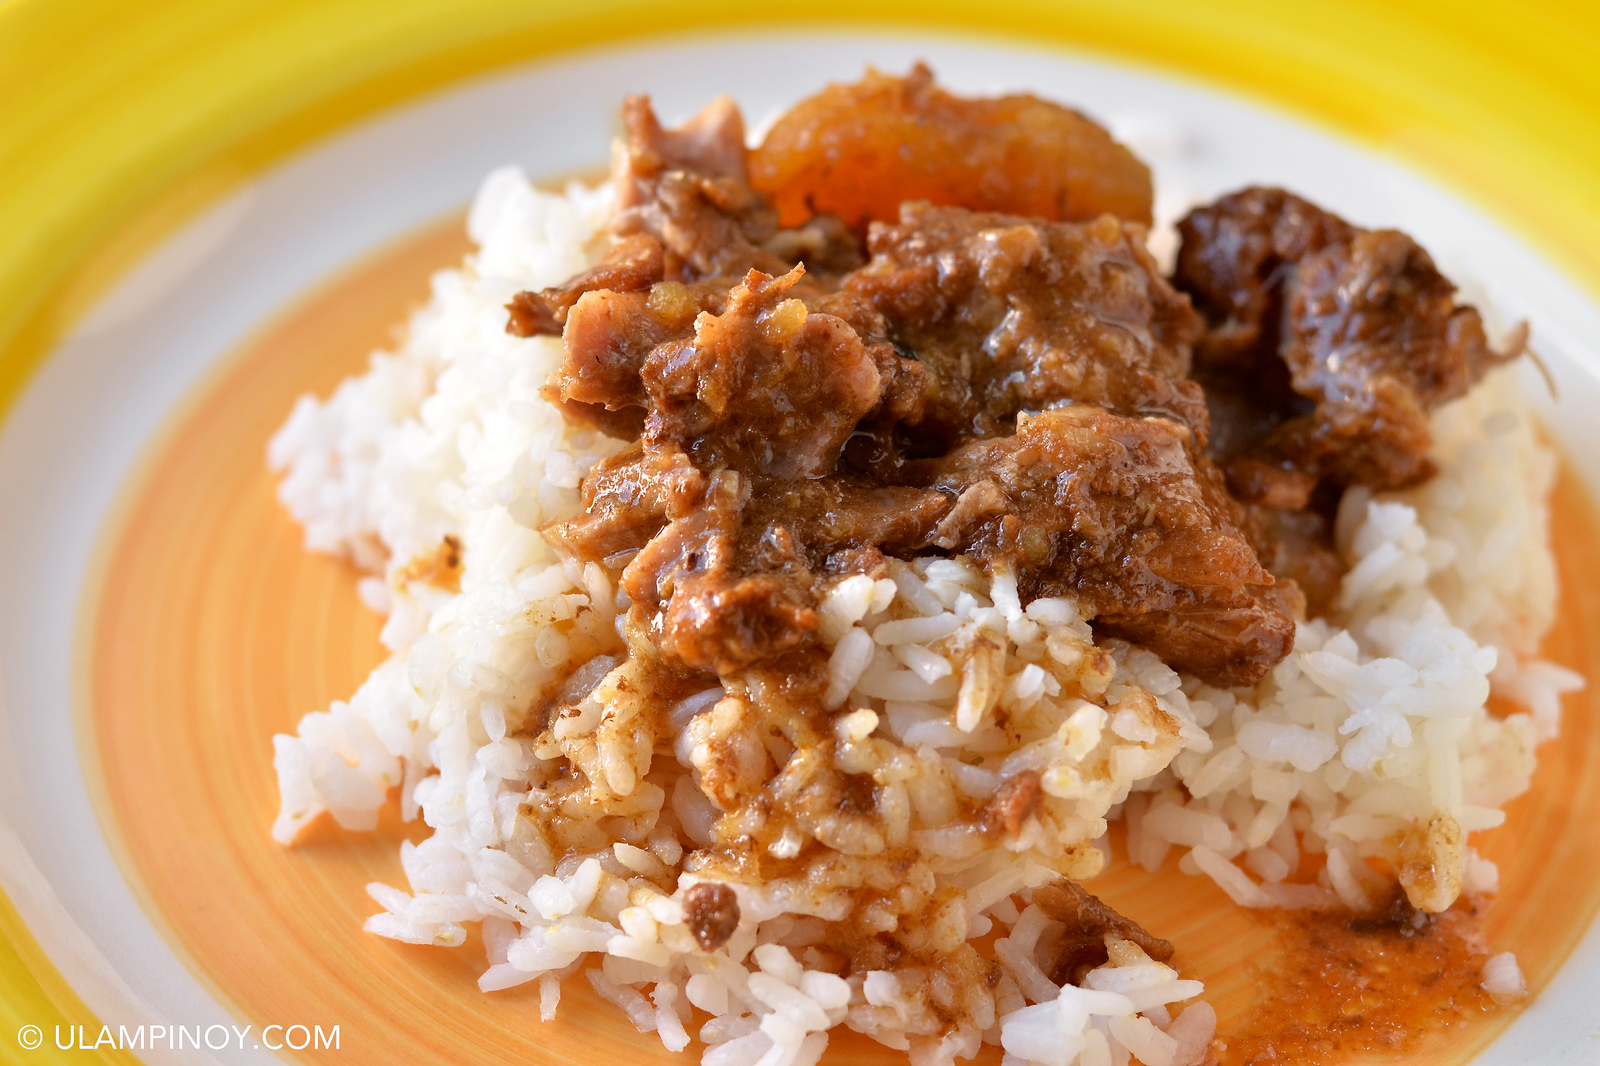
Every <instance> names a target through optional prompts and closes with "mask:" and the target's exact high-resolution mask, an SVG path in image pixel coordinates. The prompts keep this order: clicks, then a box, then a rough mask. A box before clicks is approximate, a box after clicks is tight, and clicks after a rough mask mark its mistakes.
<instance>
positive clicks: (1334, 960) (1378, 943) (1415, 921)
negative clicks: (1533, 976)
mask: <svg viewBox="0 0 1600 1066" xmlns="http://www.w3.org/2000/svg"><path fill="white" fill-rule="evenodd" d="M1478 914H1479V906H1478V905H1477V904H1476V903H1473V902H1470V901H1468V900H1465V899H1463V900H1462V901H1461V902H1459V903H1457V904H1456V906H1454V907H1452V908H1451V909H1450V910H1448V911H1445V912H1444V913H1442V914H1438V915H1427V914H1424V913H1423V912H1421V911H1417V910H1414V909H1412V907H1411V906H1410V905H1409V904H1408V903H1407V902H1406V900H1405V897H1404V896H1403V895H1398V896H1397V897H1396V899H1395V902H1394V904H1393V905H1392V906H1390V907H1389V909H1388V910H1387V911H1385V912H1384V913H1383V914H1382V915H1380V916H1378V917H1375V918H1362V917H1355V916H1351V915H1350V914H1348V913H1345V912H1342V911H1311V912H1298V913H1296V912H1288V913H1284V914H1283V915H1281V916H1275V917H1274V918H1272V919H1270V920H1272V921H1275V922H1277V923H1278V924H1279V925H1280V933H1279V939H1280V947H1281V949H1282V954H1281V955H1280V956H1279V961H1278V962H1277V963H1276V965H1274V966H1271V967H1268V968H1265V972H1262V973H1260V974H1258V975H1257V976H1258V978H1259V979H1258V981H1257V982H1256V983H1257V986H1258V987H1260V988H1262V989H1264V990H1266V991H1265V994H1264V996H1263V997H1262V999H1261V1001H1260V1002H1258V1003H1257V1004H1256V1006H1255V1008H1254V1009H1253V1010H1252V1011H1251V1012H1250V1014H1249V1016H1248V1019H1247V1020H1246V1021H1245V1022H1244V1023H1243V1025H1241V1026H1240V1027H1239V1028H1237V1029H1234V1030H1233V1031H1231V1032H1229V1031H1224V1032H1222V1033H1221V1034H1219V1035H1220V1036H1221V1039H1222V1043H1223V1044H1225V1048H1224V1049H1222V1050H1221V1054H1220V1063H1221V1066H1266V1064H1268V1063H1292V1064H1294V1066H1319V1064H1322V1063H1334V1062H1342V1061H1345V1060H1347V1059H1349V1058H1351V1057H1354V1056H1356V1055H1360V1054H1363V1053H1374V1052H1380V1053H1381V1052H1392V1053H1398V1052H1405V1051H1407V1050H1410V1049H1411V1048H1412V1047H1414V1046H1415V1045H1416V1043H1417V1042H1418V1040H1419V1039H1421V1038H1422V1037H1424V1036H1425V1035H1426V1034H1428V1033H1431V1032H1433V1031H1435V1030H1438V1029H1442V1028H1447V1027H1450V1026H1453V1025H1457V1024H1459V1023H1461V1022H1463V1021H1466V1020H1469V1019H1471V1018H1474V1017H1477V1016H1480V1015H1482V1014H1484V1013H1486V1012H1488V1011H1491V1010H1494V1009H1495V1004H1494V1001H1493V1000H1492V999H1490V998H1489V994H1488V993H1487V992H1485V991H1484V990H1483V986H1482V981H1483V975H1482V970H1483V963H1484V961H1485V960H1486V959H1487V958H1488V952H1487V950H1486V949H1485V946H1484V938H1483V934H1482V933H1481V932H1480V931H1479V929H1478Z"/></svg>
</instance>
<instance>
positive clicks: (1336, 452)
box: [1174, 188, 1520, 507]
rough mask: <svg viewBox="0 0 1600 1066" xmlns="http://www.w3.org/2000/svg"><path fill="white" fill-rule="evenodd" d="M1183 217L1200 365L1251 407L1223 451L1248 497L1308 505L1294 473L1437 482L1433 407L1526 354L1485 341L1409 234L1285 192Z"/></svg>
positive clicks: (1184, 272)
mask: <svg viewBox="0 0 1600 1066" xmlns="http://www.w3.org/2000/svg"><path fill="white" fill-rule="evenodd" d="M1179 229H1180V231H1181V233H1182V235H1183V246H1182V248H1181V250H1180V252H1179V255H1178V268H1177V272H1176V275H1175V278H1174V280H1175V282H1176V284H1177V285H1178V287H1179V288H1181V289H1183V290H1184V291H1186V292H1188V293H1189V294H1190V295H1191V296H1193V298H1194V301H1195V304H1196V306H1197V307H1199V308H1200V310H1201V311H1202V312H1203V313H1204V314H1205V316H1206V319H1207V322H1208V324H1209V326H1210V329H1209V331H1208V332H1207V334H1206V336H1205V338H1204V339H1203V340H1202V341H1201V342H1200V344H1199V345H1198V346H1197V348H1196V367H1197V371H1198V376H1199V377H1200V378H1201V380H1202V381H1204V383H1205V385H1206V387H1207V390H1208V392H1213V393H1215V394H1217V396H1218V397H1222V399H1221V401H1220V404H1221V405H1226V404H1227V403H1230V402H1231V403H1232V404H1233V405H1234V406H1235V407H1240V406H1242V407H1243V408H1244V409H1245V411H1247V412H1249V413H1248V414H1243V415H1236V417H1234V418H1233V419H1231V425H1232V427H1233V429H1234V432H1232V433H1230V434H1229V435H1228V439H1227V442H1226V447H1225V449H1222V450H1219V452H1218V454H1219V458H1220V459H1221V461H1222V462H1223V463H1224V465H1225V466H1227V468H1228V475H1229V485H1230V486H1231V487H1232V488H1233V489H1234V491H1235V492H1236V493H1238V494H1240V496H1241V498H1243V499H1246V500H1247V501H1250V502H1256V503H1263V504H1267V505H1269V506H1271V505H1277V504H1281V503H1289V504H1291V505H1294V506H1296V507H1299V506H1304V503H1305V499H1306V498H1307V497H1308V496H1309V492H1306V493H1304V494H1302V493H1301V491H1300V489H1301V488H1303V487H1304V477H1301V478H1299V479H1295V478H1294V477H1293V474H1295V473H1298V474H1300V475H1308V476H1310V477H1312V478H1316V479H1327V480H1330V481H1332V482H1333V483H1335V484H1339V485H1349V484H1365V485H1371V486H1373V487H1374V488H1379V489H1386V488H1399V487H1403V486H1405V485H1409V484H1413V483H1415V482H1417V481H1420V480H1422V479H1424V478H1426V477H1427V476H1429V474H1430V473H1431V468H1430V466H1429V464H1428V460H1427V456H1426V453H1427V450H1428V448H1429V446H1430V445H1431V443H1432V439H1431V437H1430V436H1429V433H1428V425H1427V415H1428V412H1429V411H1430V410H1432V409H1433V408H1434V407H1435V406H1437V405H1438V404H1440V403H1443V402H1445V401H1446V400H1451V399H1454V398H1456V397H1458V396H1461V395H1463V394H1464V393H1465V392H1466V391H1467V389H1468V388H1470V387H1471V386H1472V385H1473V384H1474V383H1475V382H1476V381H1478V379H1479V378H1481V377H1482V376H1483V374H1484V372H1485V371H1487V370H1488V369H1489V367H1491V366H1493V365H1495V364H1496V363H1498V362H1503V361H1505V360H1507V359H1510V358H1513V357H1514V356H1515V355H1516V354H1518V351H1519V350H1520V344H1519V345H1516V346H1514V347H1513V350H1512V351H1510V352H1508V353H1507V354H1505V355H1499V354H1496V353H1495V352H1494V351H1492V350H1491V349H1490V348H1489V346H1488V342H1487V340H1486V339H1485V337H1484V332H1483V323H1482V320H1481V319H1480V318H1479V317H1478V313H1477V311H1475V310H1473V309H1472V308H1470V307H1463V306H1457V305H1456V303H1455V299H1454V295H1455V287H1454V286H1453V285H1451V284H1450V282H1449V281H1447V280H1446V279H1445V278H1444V277H1443V276H1442V275H1441V274H1440V273H1439V272H1438V270H1437V269H1435V267H1434V265H1433V261H1432V260H1431V259H1430V258H1429V257H1428V254H1427V253H1426V252H1424V251H1423V250H1422V249H1421V248H1420V247H1418V245H1417V244H1416V243H1415V242H1414V241H1412V240H1411V239H1410V238H1409V237H1407V236H1406V235H1405V234H1403V233H1399V232H1396V231H1394V230H1377V231H1368V230H1363V229H1359V228H1357V227H1355V226H1352V225H1350V224H1349V223H1347V222H1345V221H1344V220H1343V219H1340V218H1338V217H1337V216H1335V215H1333V214H1330V213H1329V212H1326V211H1323V210H1322V209H1321V208H1318V207H1316V206H1315V205H1313V204H1310V203H1308V202H1306V201H1305V200H1302V199H1300V198H1299V197H1297V196H1293V195H1291V194H1289V193H1286V192H1284V191H1283V190H1281V189H1262V188H1252V189H1246V190H1244V191H1242V192H1239V193H1235V194H1233V195H1232V196H1227V197H1224V198H1223V199H1221V200H1219V201H1217V203H1215V204H1213V205H1211V206H1210V207H1206V208H1201V209H1199V210H1197V211H1195V212H1193V213H1192V214H1191V215H1190V216H1189V217H1188V218H1186V219H1184V220H1183V222H1182V223H1181V224H1180V226H1179ZM1218 406H1219V401H1218V400H1217V399H1214V400H1213V409H1216V408H1217V407H1218ZM1220 441H1221V437H1219V442H1220ZM1251 464H1254V465H1251ZM1274 471H1289V472H1291V475H1290V477H1289V478H1288V479H1287V480H1286V479H1285V478H1284V477H1281V476H1276V475H1275V474H1274Z"/></svg>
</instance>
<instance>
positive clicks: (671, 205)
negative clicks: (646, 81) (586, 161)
mask: <svg viewBox="0 0 1600 1066" xmlns="http://www.w3.org/2000/svg"><path fill="white" fill-rule="evenodd" d="M622 120H623V122H624V124H625V125H626V126H627V130H628V140H627V145H626V147H625V148H624V149H622V150H621V151H619V152H617V153H616V156H615V158H614V159H613V161H612V169H611V178H612V184H613V185H615V187H616V190H617V223H616V229H617V232H618V233H619V234H620V235H624V236H625V235H629V234H634V233H646V234H649V235H650V236H651V237H653V238H655V240H657V241H658V242H660V244H661V247H662V249H663V250H664V269H665V272H666V276H667V277H669V278H676V279H679V280H690V279H693V278H703V277H739V276H741V275H743V274H744V273H745V272H746V271H748V270H752V269H756V270H764V271H766V272H767V273H769V274H781V273H783V272H784V271H785V270H787V269H788V268H789V265H790V264H788V263H785V262H784V261H783V260H781V259H779V258H778V257H777V256H776V255H774V254H773V253H772V252H769V251H766V250H765V249H763V248H761V247H760V245H761V242H762V241H765V240H767V239H768V238H770V237H771V236H772V235H773V234H774V233H776V232H777V228H778V214H777V212H776V211H774V210H773V209H772V208H771V207H770V206H769V205H768V204H767V202H766V198H765V197H762V196H760V195H758V194H757V193H755V192H754V191H753V190H752V189H751V188H750V182H749V173H748V170H747V168H746V165H745V155H746V149H745V143H744V117H743V116H742V115H740V114H739V108H738V106H737V105H736V104H734V102H733V100H732V99H731V98H729V97H726V96H719V97H718V98H717V99H715V100H713V101H712V102H711V104H710V105H709V106H707V107H706V109H705V110H704V111H702V112H700V114H698V115H696V116H695V117H694V118H692V119H690V120H689V121H688V122H686V123H684V125H683V126H681V127H679V128H678V129H676V130H668V129H663V128H662V126H661V123H660V121H659V120H657V118H656V115H655V112H654V111H653V110H651V108H650V98H649V97H647V96H630V97H628V98H627V100H625V101H624V102H623V105H622Z"/></svg>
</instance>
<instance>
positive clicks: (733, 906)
mask: <svg viewBox="0 0 1600 1066" xmlns="http://www.w3.org/2000/svg"><path fill="white" fill-rule="evenodd" d="M683 918H684V924H685V925H687V926H688V927H689V932H690V933H691V934H693V935H694V940H695V943H697V944H699V945H700V947H701V948H702V949H704V950H706V951H716V950H717V949H718V948H720V947H721V946H722V945H724V944H726V943H727V942H728V938H729V937H731V936H733V934H734V932H735V931H736V930H738V928H739V897H738V896H736V895H734V892H733V889H731V888H729V887H728V886H727V885H719V884H715V883H713V882H710V881H702V882H700V883H699V884H697V885H690V886H689V887H688V888H687V889H685V890H684V893H683Z"/></svg>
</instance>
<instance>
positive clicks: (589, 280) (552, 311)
mask: <svg viewBox="0 0 1600 1066" xmlns="http://www.w3.org/2000/svg"><path fill="white" fill-rule="evenodd" d="M664 269H665V268H664V266H663V255H662V251H661V245H660V243H659V242H657V241H656V239H655V238H654V237H650V236H647V235H645V234H642V233H636V234H634V235H633V236H632V237H624V238H623V239H622V240H620V241H618V242H617V244H616V247H614V248H612V249H611V251H610V253H609V254H607V255H606V257H605V259H603V260H601V262H600V263H599V264H598V265H596V266H595V267H594V269H592V270H586V271H584V272H583V273H582V274H579V275H578V276H577V277H575V278H573V279H571V280H570V281H568V282H567V283H566V284H564V285H558V286H556V287H555V288H551V289H545V290H543V291H542V292H519V293H517V294H516V295H515V296H513V297H512V298H511V302H510V303H509V304H507V305H506V310H508V311H510V312H511V320H510V322H509V323H508V324H507V326H506V331H507V332H509V333H512V334H515V335H516V336H518V337H535V336H539V335H541V334H547V335H549V336H553V337H559V336H560V335H561V327H562V326H564V325H565V324H566V321H567V312H568V311H570V310H571V309H572V305H573V304H575V303H577V302H578V297H580V296H582V295H583V294H584V293H586V292H596V291H598V290H601V289H610V290H612V291H614V292H637V291H638V290H640V289H647V288H649V287H650V286H651V285H654V284H655V283H656V282H658V281H660V280H661V279H662V272H663V270H664Z"/></svg>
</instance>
